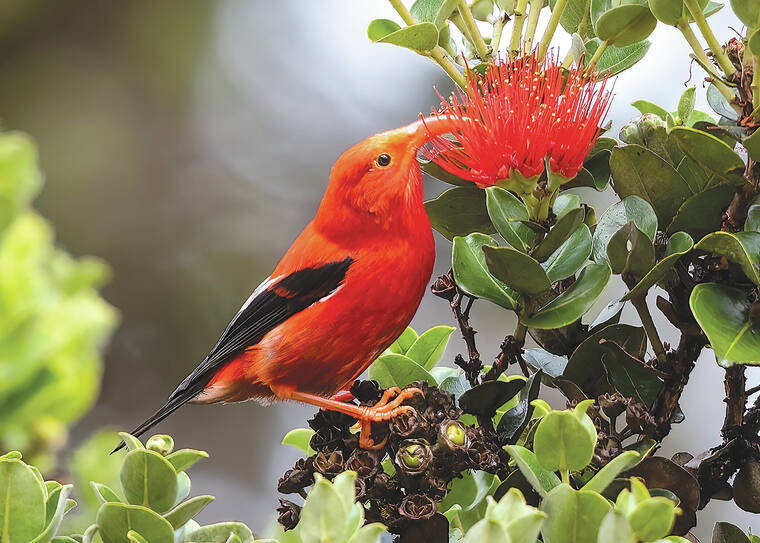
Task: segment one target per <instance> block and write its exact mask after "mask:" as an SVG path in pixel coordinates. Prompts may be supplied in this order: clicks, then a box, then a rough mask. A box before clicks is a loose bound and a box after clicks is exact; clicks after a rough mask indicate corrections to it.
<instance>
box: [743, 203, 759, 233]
mask: <svg viewBox="0 0 760 543" xmlns="http://www.w3.org/2000/svg"><path fill="white" fill-rule="evenodd" d="M744 231H745V232H760V204H752V205H751V206H749V209H748V210H747V220H746V221H744Z"/></svg>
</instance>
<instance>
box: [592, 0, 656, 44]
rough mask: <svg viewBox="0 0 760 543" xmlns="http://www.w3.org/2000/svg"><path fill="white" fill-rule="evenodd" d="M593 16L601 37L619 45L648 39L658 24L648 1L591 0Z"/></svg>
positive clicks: (595, 27) (596, 29)
mask: <svg viewBox="0 0 760 543" xmlns="http://www.w3.org/2000/svg"><path fill="white" fill-rule="evenodd" d="M591 18H592V20H593V22H594V30H595V31H596V35H597V36H598V37H599V39H601V40H604V41H607V42H609V43H611V44H613V45H617V46H619V47H622V46H625V45H630V44H632V43H636V42H638V41H642V40H644V39H646V38H647V36H649V35H650V34H651V33H652V32H653V31H654V28H655V27H656V26H657V19H655V18H654V15H652V12H651V11H649V6H648V5H647V3H646V1H644V2H643V3H641V2H638V1H637V0H631V1H630V3H628V4H622V5H621V3H620V2H619V1H616V0H591Z"/></svg>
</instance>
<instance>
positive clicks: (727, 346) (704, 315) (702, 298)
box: [689, 283, 760, 367]
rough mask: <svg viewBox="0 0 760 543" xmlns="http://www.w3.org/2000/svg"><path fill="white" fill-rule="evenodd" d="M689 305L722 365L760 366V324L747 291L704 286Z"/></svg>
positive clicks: (713, 285)
mask: <svg viewBox="0 0 760 543" xmlns="http://www.w3.org/2000/svg"><path fill="white" fill-rule="evenodd" d="M689 306H690V307H691V312H692V313H693V314H694V318H695V319H696V320H697V322H698V323H699V326H701V327H702V330H704V331H705V334H706V335H707V338H708V339H709V340H710V345H711V346H712V349H713V351H714V352H715V358H716V359H717V361H718V363H719V364H720V365H721V366H724V367H728V366H731V365H733V364H748V365H760V325H759V324H758V323H757V321H756V319H755V317H753V315H752V309H751V304H750V302H749V301H748V300H747V295H746V293H745V292H744V291H742V290H739V289H735V288H732V287H729V286H726V285H720V284H717V283H701V284H699V285H697V286H696V287H694V290H693V291H692V293H691V297H690V298H689Z"/></svg>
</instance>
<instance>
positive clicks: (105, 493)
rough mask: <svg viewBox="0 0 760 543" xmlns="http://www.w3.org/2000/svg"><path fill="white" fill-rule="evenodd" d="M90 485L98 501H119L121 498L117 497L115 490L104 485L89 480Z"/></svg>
mask: <svg viewBox="0 0 760 543" xmlns="http://www.w3.org/2000/svg"><path fill="white" fill-rule="evenodd" d="M90 486H91V487H92V490H93V492H94V493H95V497H96V498H97V499H98V503H101V504H103V503H106V502H116V503H119V502H121V498H119V496H118V495H117V494H116V492H114V491H113V490H111V489H110V488H108V487H107V486H106V485H103V484H100V483H96V482H95V481H90Z"/></svg>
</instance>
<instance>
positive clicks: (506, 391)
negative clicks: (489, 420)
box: [459, 379, 525, 416]
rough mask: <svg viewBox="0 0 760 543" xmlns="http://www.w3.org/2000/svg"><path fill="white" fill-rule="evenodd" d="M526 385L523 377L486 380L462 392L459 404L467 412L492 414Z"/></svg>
mask: <svg viewBox="0 0 760 543" xmlns="http://www.w3.org/2000/svg"><path fill="white" fill-rule="evenodd" d="M524 386H525V381H523V380H522V379H514V380H512V381H498V380H497V381H485V382H483V383H481V384H479V385H477V386H474V387H472V388H471V389H470V390H468V391H467V392H465V393H464V394H462V397H461V398H459V406H460V407H461V408H462V410H463V411H464V412H465V413H470V414H472V415H490V416H493V414H494V413H495V412H496V410H497V409H498V408H499V407H501V406H502V405H504V404H505V403H507V402H508V401H509V400H511V399H512V398H514V397H515V395H516V394H518V393H519V392H520V390H522V389H523V387H524Z"/></svg>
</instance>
